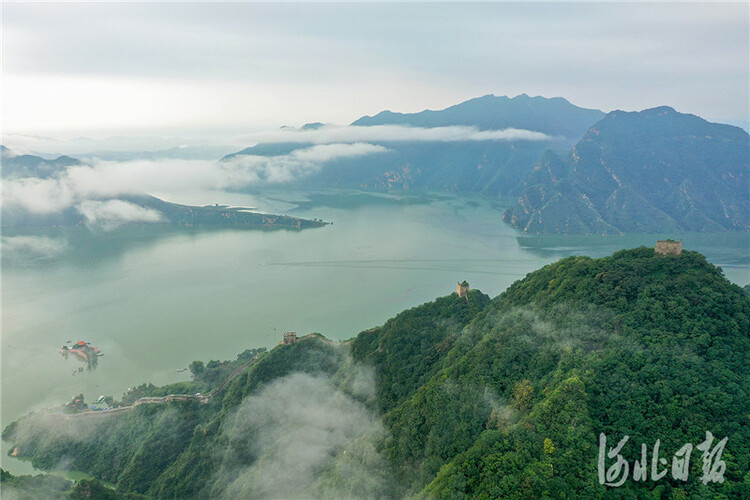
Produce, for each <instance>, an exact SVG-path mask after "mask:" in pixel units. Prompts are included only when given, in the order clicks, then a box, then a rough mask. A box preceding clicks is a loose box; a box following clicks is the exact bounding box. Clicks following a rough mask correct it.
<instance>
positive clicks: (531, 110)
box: [352, 94, 605, 140]
mask: <svg viewBox="0 0 750 500" xmlns="http://www.w3.org/2000/svg"><path fill="white" fill-rule="evenodd" d="M604 115H605V114H604V113H603V112H602V111H599V110H598V109H587V108H581V107H578V106H575V105H573V104H571V103H570V102H569V101H568V100H566V99H564V98H562V97H553V98H546V97H541V96H535V97H529V96H528V95H526V94H521V95H518V96H516V97H512V98H510V97H507V96H499V97H497V96H494V95H492V94H489V95H485V96H482V97H477V98H475V99H469V100H468V101H464V102H462V103H460V104H456V105H455V106H450V107H448V108H445V109H442V110H439V111H432V110H425V111H421V112H419V113H394V112H392V111H381V112H380V113H378V114H376V115H375V116H363V117H362V118H359V119H358V120H355V121H354V122H352V125H358V126H372V125H408V126H412V127H445V126H450V125H466V126H476V127H478V128H479V129H480V130H502V129H506V128H517V129H523V130H533V131H535V132H542V133H544V134H547V135H552V136H563V137H566V138H569V139H573V140H576V139H578V138H579V137H581V136H582V135H583V134H584V133H585V132H586V130H587V129H588V128H589V126H591V124H592V123H595V122H596V121H598V120H601V119H602V118H604Z"/></svg>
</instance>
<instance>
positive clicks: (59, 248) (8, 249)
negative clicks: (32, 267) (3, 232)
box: [2, 236, 68, 258]
mask: <svg viewBox="0 0 750 500" xmlns="http://www.w3.org/2000/svg"><path fill="white" fill-rule="evenodd" d="M2 246H3V253H4V254H5V255H6V256H8V255H11V256H25V257H33V258H50V257H54V256H56V255H58V254H60V253H62V252H63V251H64V250H65V248H66V247H67V246H68V244H67V242H66V241H64V240H59V239H55V238H50V237H47V236H3V238H2Z"/></svg>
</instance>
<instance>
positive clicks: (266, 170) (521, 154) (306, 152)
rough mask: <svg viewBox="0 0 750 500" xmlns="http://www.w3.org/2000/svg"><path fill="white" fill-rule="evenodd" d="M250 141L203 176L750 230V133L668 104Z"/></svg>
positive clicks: (490, 111)
mask: <svg viewBox="0 0 750 500" xmlns="http://www.w3.org/2000/svg"><path fill="white" fill-rule="evenodd" d="M246 139H247V140H248V142H252V143H255V144H254V145H253V146H250V147H248V148H245V149H243V150H241V151H239V152H237V153H233V154H230V155H226V156H224V157H223V158H222V160H221V161H220V162H218V164H215V163H213V162H205V164H202V165H200V168H199V172H198V173H199V174H200V175H202V176H203V177H204V178H206V179H209V181H210V182H213V183H214V184H216V185H217V186H220V189H229V190H240V191H241V190H246V189H249V190H255V189H258V188H261V187H264V186H268V185H272V184H279V185H281V184H283V185H285V186H288V187H290V188H297V189H308V188H314V189H317V188H357V189H371V190H379V191H383V190H385V191H402V190H433V191H450V192H466V193H478V194H482V195H484V196H488V197H497V196H513V197H516V196H518V197H519V199H518V202H517V204H516V205H514V206H513V207H511V208H510V209H508V210H507V211H506V212H505V214H504V215H503V220H505V221H506V222H508V223H509V224H511V225H512V226H514V227H516V228H519V229H521V230H523V231H524V232H527V233H563V234H619V233H633V232H647V233H655V232H675V231H700V232H713V231H746V230H748V229H750V215H748V214H750V204H749V202H748V200H749V199H750V189H749V188H748V182H749V181H750V173H749V172H750V163H749V161H748V158H750V136H748V134H747V132H745V131H744V130H743V129H740V128H738V127H733V126H730V125H720V124H714V123H709V122H707V121H705V120H703V119H701V118H699V117H697V116H694V115H687V114H682V113H679V112H677V111H675V110H674V109H672V108H669V107H659V108H654V109H652V110H645V111H642V112H633V113H628V112H624V111H613V112H612V113H609V114H608V115H605V113H603V112H601V111H598V110H593V109H585V108H580V107H578V106H575V105H573V104H571V103H570V102H568V101H567V100H565V99H563V98H560V97H555V98H551V99H549V98H545V97H539V96H537V97H529V96H528V95H526V94H522V95H519V96H516V97H513V98H509V97H506V96H501V97H496V96H494V95H486V96H483V97H479V98H475V99H470V100H468V101H465V102H462V103H460V104H457V105H455V106H451V107H448V108H446V109H443V110H437V111H433V110H425V111H422V112H419V113H409V114H404V113H397V112H392V111H382V112H380V113H378V114H376V115H374V116H364V117H361V118H359V119H357V120H355V121H354V122H352V123H351V124H350V125H349V126H345V127H341V126H338V127H337V126H332V125H326V124H323V123H319V122H315V123H308V124H306V125H304V126H302V127H301V128H291V127H282V128H281V129H280V130H276V131H270V132H265V133H258V134H250V135H248V136H247V137H246ZM144 154H145V153H144ZM2 158H3V178H5V179H12V178H25V177H34V178H38V179H53V178H55V176H56V175H62V173H63V172H64V171H65V169H67V168H69V167H72V166H76V165H78V164H80V163H79V162H78V160H76V159H74V158H70V157H67V156H61V157H59V158H57V159H55V160H45V159H43V158H39V157H34V156H30V155H20V156H14V155H12V154H11V153H10V152H9V151H8V150H7V149H5V148H4V149H3V156H2ZM133 158H138V155H132V154H131V155H129V156H128V155H126V156H124V157H123V159H133ZM152 161H155V162H156V161H160V160H158V159H154V160H152ZM125 163H127V162H123V164H125ZM173 167H174V166H173ZM173 171H175V172H176V170H173ZM184 172H185V173H184V175H182V172H180V174H179V175H180V176H181V177H183V179H191V178H192V177H191V173H190V172H189V171H188V170H187V169H185V170H184ZM196 182H197V181H196ZM129 194H133V193H129ZM135 194H138V193H135Z"/></svg>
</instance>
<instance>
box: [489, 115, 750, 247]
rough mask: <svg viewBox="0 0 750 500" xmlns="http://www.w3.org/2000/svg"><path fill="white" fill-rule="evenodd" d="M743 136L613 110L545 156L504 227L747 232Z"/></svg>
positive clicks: (686, 118)
mask: <svg viewBox="0 0 750 500" xmlns="http://www.w3.org/2000/svg"><path fill="white" fill-rule="evenodd" d="M749 182H750V137H749V136H748V134H747V132H745V131H744V130H743V129H741V128H739V127H734V126H731V125H723V124H717V123H710V122H708V121H706V120H704V119H702V118H700V117H697V116H695V115H690V114H683V113H678V112H677V111H675V110H674V109H672V108H670V107H667V106H662V107H657V108H653V109H647V110H644V111H641V112H625V111H613V112H611V113H609V114H608V115H607V116H606V117H605V118H604V119H603V120H601V121H599V122H597V123H596V124H595V125H593V126H592V127H591V129H590V130H589V131H588V132H587V133H586V135H584V137H583V138H582V139H581V140H580V141H579V142H578V144H577V145H576V146H575V148H574V149H573V151H572V152H571V153H570V155H569V156H568V157H567V158H565V159H562V158H560V157H559V156H558V155H556V154H554V153H552V152H547V153H545V154H544V155H543V156H542V159H541V160H540V162H539V163H538V164H537V166H536V167H535V168H534V169H533V171H532V172H531V173H530V174H529V175H528V177H527V179H526V181H525V186H524V191H523V193H522V194H521V196H520V198H519V201H518V203H517V204H516V205H515V206H513V207H512V208H510V209H508V210H507V211H506V212H505V214H504V215H503V219H504V220H505V221H506V222H508V223H510V224H511V225H512V226H514V227H517V228H519V229H522V230H524V231H525V232H528V233H565V234H582V233H599V234H614V233H627V232H670V231H701V232H711V231H747V230H750V185H749Z"/></svg>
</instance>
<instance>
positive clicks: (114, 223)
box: [76, 200, 164, 229]
mask: <svg viewBox="0 0 750 500" xmlns="http://www.w3.org/2000/svg"><path fill="white" fill-rule="evenodd" d="M76 210H78V212H79V213H80V214H81V215H83V217H84V218H85V219H86V224H87V225H90V226H101V227H103V228H104V229H114V228H116V227H118V226H120V225H122V224H126V223H130V222H161V221H163V220H164V216H163V215H162V213H161V212H159V211H158V210H153V209H151V208H145V207H140V206H138V205H135V204H133V203H129V202H126V201H122V200H107V201H95V200H85V201H83V202H81V203H79V204H78V205H77V206H76Z"/></svg>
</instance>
